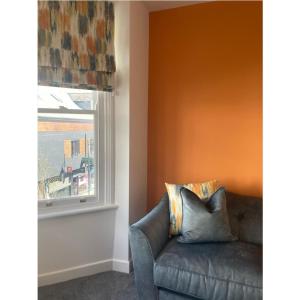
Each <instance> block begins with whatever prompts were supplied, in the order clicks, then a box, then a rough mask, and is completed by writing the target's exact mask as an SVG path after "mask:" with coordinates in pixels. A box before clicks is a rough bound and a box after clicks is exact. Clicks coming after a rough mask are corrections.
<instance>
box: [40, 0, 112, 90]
mask: <svg viewBox="0 0 300 300" xmlns="http://www.w3.org/2000/svg"><path fill="white" fill-rule="evenodd" d="M115 69H116V66H115V55H114V6H113V3H112V2H108V1H38V83H39V84H40V85H48V86H59V87H68V88H80V89H92V90H100V91H111V90H112V89H113V74H114V72H115Z"/></svg>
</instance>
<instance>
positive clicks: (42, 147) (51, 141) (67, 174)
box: [38, 87, 97, 200]
mask: <svg viewBox="0 0 300 300" xmlns="http://www.w3.org/2000/svg"><path fill="white" fill-rule="evenodd" d="M38 96H39V97H38V99H39V100H38V102H39V108H42V109H39V113H38V197H39V200H49V199H61V198H68V197H80V196H87V195H90V196H93V195H96V187H95V182H96V171H97V170H96V169H95V168H96V162H95V159H96V151H97V149H95V145H96V141H95V137H96V132H97V128H95V113H94V112H93V111H92V110H94V109H95V108H96V104H95V102H96V101H95V99H96V98H97V97H96V92H93V91H81V90H75V89H72V90H70V89H62V88H49V87H40V88H39V94H38ZM62 108H66V109H69V110H72V112H70V113H68V112H66V113H65V110H62ZM47 109H50V110H49V111H48V110H47ZM56 110H57V111H56ZM76 110H78V113H77V112H76ZM83 110H87V112H86V113H85V112H84V111H83Z"/></svg>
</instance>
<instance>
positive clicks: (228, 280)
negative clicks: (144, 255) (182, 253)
mask: <svg viewBox="0 0 300 300" xmlns="http://www.w3.org/2000/svg"><path fill="white" fill-rule="evenodd" d="M156 265H157V263H156ZM158 266H159V267H163V268H173V269H177V270H179V271H183V272H187V273H193V274H197V275H199V276H202V277H206V278H208V279H215V280H220V281H225V282H231V283H234V284H239V285H243V286H247V287H250V288H255V289H260V290H261V289H262V288H261V287H258V286H254V285H251V284H247V283H246V284H245V283H241V282H237V281H234V280H230V279H222V278H217V277H213V276H210V275H203V274H200V273H197V272H195V271H188V270H184V269H181V268H177V267H174V266H168V265H158Z"/></svg>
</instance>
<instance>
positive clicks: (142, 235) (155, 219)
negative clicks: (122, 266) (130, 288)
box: [129, 194, 169, 300]
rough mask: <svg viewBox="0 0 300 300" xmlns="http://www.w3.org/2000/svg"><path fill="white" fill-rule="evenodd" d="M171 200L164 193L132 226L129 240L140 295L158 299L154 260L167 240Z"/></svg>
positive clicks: (147, 298) (146, 298) (146, 299)
mask: <svg viewBox="0 0 300 300" xmlns="http://www.w3.org/2000/svg"><path fill="white" fill-rule="evenodd" d="M168 236H169V200H168V196H167V195H166V194H165V195H164V197H163V198H162V199H161V201H160V202H159V203H158V205H156V206H155V207H154V208H153V209H152V210H151V211H150V212H149V213H148V214H147V215H146V216H145V217H143V218H142V219H141V220H140V221H138V222H137V223H135V224H133V225H131V226H130V231H129V240H130V247H131V254H132V260H133V268H134V275H135V283H136V287H137V290H138V295H139V299H143V300H154V299H158V291H157V288H156V287H155V285H154V280H153V265H154V260H155V259H156V257H157V256H158V254H159V252H160V251H161V250H162V249H163V247H164V246H165V245H166V243H167V241H168Z"/></svg>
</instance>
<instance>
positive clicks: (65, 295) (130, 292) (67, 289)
mask: <svg viewBox="0 0 300 300" xmlns="http://www.w3.org/2000/svg"><path fill="white" fill-rule="evenodd" d="M38 299H39V300H125V299H126V300H137V299H138V298H137V291H136V288H135V285H134V277H133V274H124V273H119V272H113V271H110V272H105V273H100V274H96V275H92V276H87V277H83V278H78V279H73V280H70V281H66V282H61V283H57V284H53V285H48V286H44V287H40V288H39V289H38Z"/></svg>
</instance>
